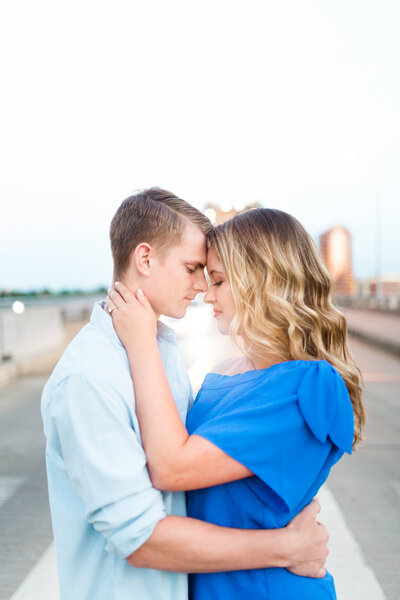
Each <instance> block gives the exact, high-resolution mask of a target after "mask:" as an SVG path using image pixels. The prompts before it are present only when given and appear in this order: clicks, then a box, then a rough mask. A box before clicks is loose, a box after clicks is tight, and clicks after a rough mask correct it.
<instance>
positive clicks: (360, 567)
mask: <svg viewBox="0 0 400 600" xmlns="http://www.w3.org/2000/svg"><path fill="white" fill-rule="evenodd" d="M395 483H397V482H395ZM318 498H319V500H320V502H321V506H322V510H321V513H320V516H319V517H318V518H319V520H321V521H322V522H323V523H325V524H326V526H327V527H328V529H329V533H330V542H329V547H330V554H329V557H328V563H327V566H328V570H329V571H330V573H332V575H333V576H334V578H335V584H336V593H337V597H338V599H339V600H387V599H386V597H385V594H384V593H383V590H382V588H381V587H380V585H379V583H378V580H377V578H376V576H375V574H374V572H373V571H372V569H371V567H370V566H369V565H368V564H367V563H366V561H365V559H364V557H363V554H362V552H361V549H360V546H359V545H358V543H357V541H356V540H355V538H354V536H353V534H352V533H351V531H350V529H349V527H348V525H347V523H346V520H345V518H344V516H343V513H342V511H341V510H340V508H339V505H338V504H337V502H336V500H335V498H334V496H333V494H332V492H331V491H330V490H329V489H328V488H326V487H323V488H322V489H321V490H320V492H319V494H318ZM10 600H59V593H58V583H57V564H56V557H55V549H54V545H53V544H52V545H51V546H49V548H48V549H47V550H46V552H45V553H44V554H43V556H42V557H41V559H40V560H39V562H38V563H37V564H36V565H35V567H34V568H33V569H32V571H31V572H30V573H29V575H28V577H27V578H26V579H25V580H24V582H23V583H22V585H21V586H20V587H19V589H18V590H17V591H16V592H15V594H14V595H13V596H12V598H11V599H10Z"/></svg>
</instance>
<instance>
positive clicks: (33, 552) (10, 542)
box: [0, 377, 52, 600]
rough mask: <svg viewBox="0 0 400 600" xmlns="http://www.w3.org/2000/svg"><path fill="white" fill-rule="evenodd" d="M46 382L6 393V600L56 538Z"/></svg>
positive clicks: (0, 496)
mask: <svg viewBox="0 0 400 600" xmlns="http://www.w3.org/2000/svg"><path fill="white" fill-rule="evenodd" d="M44 381H45V380H44V379H43V378H42V377H37V378H31V379H26V380H23V381H20V382H18V383H15V384H13V385H10V386H8V387H7V388H4V389H3V390H2V391H1V392H0V540H1V543H0V600H8V599H9V598H10V597H11V595H12V593H13V592H14V591H15V589H16V588H17V587H18V585H19V583H20V582H21V581H22V580H23V579H24V578H25V576H26V574H27V573H28V572H29V571H30V570H31V569H32V567H33V565H34V564H35V563H36V561H37V560H38V558H39V557H40V556H41V555H42V553H43V552H44V551H45V549H46V548H47V546H48V545H49V543H50V541H51V538H52V535H51V525H50V517H49V508H48V501H47V487H46V475H45V468H44V440H43V434H42V423H41V419H40V413H39V399H40V394H41V389H42V387H43V385H44Z"/></svg>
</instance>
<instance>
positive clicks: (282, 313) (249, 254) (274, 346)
mask: <svg viewBox="0 0 400 600" xmlns="http://www.w3.org/2000/svg"><path fill="white" fill-rule="evenodd" d="M208 245H209V246H212V247H213V248H214V249H215V250H216V252H217V254H218V257H219V259H220V260H221V262H222V264H223V267H224V269H225V272H226V274H227V277H228V279H229V282H230V285H231V288H232V293H233V297H234V301H235V306H236V315H235V318H234V321H233V323H232V331H231V332H232V335H233V336H234V337H235V339H236V341H237V343H238V344H239V346H240V348H241V350H242V351H243V352H244V354H245V355H246V356H248V357H249V358H255V357H257V358H261V359H265V358H266V357H271V356H272V357H274V359H275V360H276V361H277V362H281V361H288V360H299V359H300V360H326V361H328V362H329V363H330V364H331V365H332V366H333V367H335V368H336V369H337V371H338V372H339V373H340V374H341V375H342V377H343V379H344V381H345V383H346V386H347V389H348V391H349V394H350V398H351V402H352V405H353V411H354V422H355V423H354V424H355V426H354V447H355V446H356V444H357V443H358V442H359V441H360V440H361V439H362V437H361V430H362V427H363V425H364V422H365V418H366V415H365V410H364V406H363V402H362V378H361V373H360V370H359V369H358V367H357V366H356V364H355V362H354V360H353V358H352V356H351V353H350V350H349V347H348V338H347V324H346V319H345V318H344V316H343V315H342V314H341V313H340V312H339V310H338V309H337V308H336V307H335V306H334V305H333V301H332V281H331V278H330V275H329V273H328V271H327V269H326V268H325V266H324V264H323V262H322V259H321V257H320V254H319V252H318V250H317V248H316V246H315V244H314V242H313V240H312V239H311V237H310V235H309V234H308V233H307V232H306V231H305V229H304V228H303V227H302V225H301V224H300V223H299V222H298V221H297V220H296V219H295V218H294V217H292V216H291V215H289V214H287V213H285V212H282V211H279V210H273V209H266V208H260V209H254V210H250V211H247V212H244V213H241V214H239V215H236V216H235V217H233V219H230V220H229V221H227V222H225V223H223V224H222V225H218V226H217V227H215V228H214V229H213V231H211V233H210V234H209V236H208Z"/></svg>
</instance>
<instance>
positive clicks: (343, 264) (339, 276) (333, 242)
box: [320, 225, 355, 296]
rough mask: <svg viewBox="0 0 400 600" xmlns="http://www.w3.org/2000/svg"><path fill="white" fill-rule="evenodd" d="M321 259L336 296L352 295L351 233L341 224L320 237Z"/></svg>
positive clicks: (353, 285) (353, 287)
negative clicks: (329, 276) (330, 278)
mask: <svg viewBox="0 0 400 600" xmlns="http://www.w3.org/2000/svg"><path fill="white" fill-rule="evenodd" d="M320 248H321V254H322V258H323V261H324V263H325V265H326V268H327V269H328V271H329V273H330V275H331V277H332V280H333V287H334V292H335V295H336V296H352V295H353V293H354V289H355V283H354V277H353V270H352V265H351V234H350V232H349V231H348V230H347V229H346V228H345V227H342V226H341V225H337V226H335V227H332V229H329V231H326V232H325V233H323V234H322V235H321V237H320Z"/></svg>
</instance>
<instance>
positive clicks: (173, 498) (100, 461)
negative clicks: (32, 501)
mask: <svg viewBox="0 0 400 600" xmlns="http://www.w3.org/2000/svg"><path fill="white" fill-rule="evenodd" d="M157 339H158V345H159V348H160V352H161V356H162V360H163V363H164V367H165V370H166V374H167V377H168V381H169V383H170V386H171V390H172V393H173V395H174V398H175V401H176V403H177V406H178V410H179V413H180V415H181V417H182V419H183V420H185V419H186V413H187V410H188V405H189V404H190V403H191V402H192V393H191V388H190V383H189V379H188V376H187V373H186V370H185V367H184V365H183V362H182V360H181V358H180V357H179V354H178V351H177V347H176V342H175V334H174V332H173V331H172V330H171V329H170V328H168V327H167V326H166V325H164V324H163V323H159V324H158V335H157ZM42 417H43V422H44V431H45V435H46V438H47V445H46V463H47V474H48V484H49V497H50V508H51V515H52V522H53V531H54V539H55V545H56V552H57V562H58V570H59V581H60V594H61V600H128V599H129V600H158V599H160V600H161V599H162V600H187V576H186V575H184V574H181V573H179V574H178V573H167V572H161V571H156V570H153V569H136V568H134V567H131V566H130V565H129V564H128V563H127V561H126V560H125V558H126V557H127V556H129V555H130V554H132V552H134V551H135V550H137V549H138V548H139V547H140V546H141V545H142V544H143V543H144V542H145V541H146V540H147V539H148V538H149V536H150V535H151V533H152V531H153V529H154V527H155V525H156V524H157V523H158V522H159V521H160V519H163V518H164V517H165V516H166V514H175V515H185V514H186V513H185V510H186V507H185V497H184V494H183V493H182V492H177V493H170V492H165V493H161V492H159V491H158V490H156V489H154V488H153V486H152V485H151V481H150V479H149V475H148V472H147V469H146V457H145V454H144V451H143V448H142V445H141V442H140V430H139V425H138V421H137V418H136V414H135V398H134V391H133V383H132V380H131V376H130V371H129V362H128V358H127V355H126V352H125V350H124V348H123V346H122V344H121V342H120V341H119V339H118V336H117V335H116V333H115V331H114V328H113V325H112V321H111V319H110V317H109V315H108V314H107V313H106V312H105V311H104V310H103V308H102V306H101V305H100V304H96V305H95V306H94V309H93V312H92V316H91V319H90V323H88V324H87V325H86V326H85V327H84V328H83V329H82V330H81V331H80V333H79V334H78V335H77V336H76V337H75V339H74V340H73V341H72V342H71V344H70V345H69V346H68V348H67V350H66V351H65V352H64V354H63V356H62V357H61V359H60V361H59V362H58V364H57V366H56V368H55V369H54V371H53V373H52V375H51V377H50V379H49V381H48V382H47V384H46V386H45V388H44V391H43V396H42Z"/></svg>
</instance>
